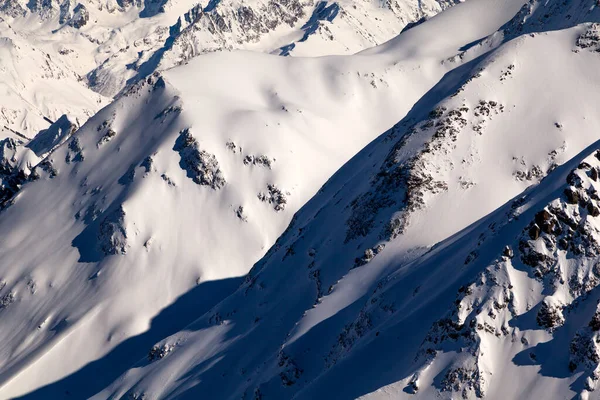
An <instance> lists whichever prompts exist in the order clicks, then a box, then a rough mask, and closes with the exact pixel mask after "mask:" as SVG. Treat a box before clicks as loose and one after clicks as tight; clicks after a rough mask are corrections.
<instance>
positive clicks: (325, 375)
mask: <svg viewBox="0 0 600 400" xmlns="http://www.w3.org/2000/svg"><path fill="white" fill-rule="evenodd" d="M484 4H485V5H486V6H489V3H487V4H486V3H483V2H469V3H467V4H464V5H463V6H461V7H455V8H453V9H451V10H449V11H447V12H445V13H443V14H441V15H440V16H438V17H436V18H433V19H431V20H430V21H428V22H426V23H424V24H422V25H420V26H419V27H418V28H419V30H417V28H413V29H414V31H413V30H409V31H407V32H406V33H405V34H406V36H404V35H405V34H403V35H400V37H399V38H398V39H397V40H394V41H392V42H390V43H388V44H386V45H384V46H382V47H381V48H377V49H374V50H372V51H368V52H365V53H364V55H365V56H367V55H369V56H373V55H375V56H377V55H384V54H388V55H389V54H391V53H392V49H395V50H396V51H397V52H398V53H395V54H402V52H403V51H406V52H409V51H411V50H412V49H414V51H416V52H418V54H419V56H423V57H425V56H426V55H428V54H443V50H441V51H440V47H442V45H443V43H444V41H445V40H446V38H444V39H440V41H438V42H435V43H428V45H425V46H419V43H415V44H414V47H413V48H410V47H409V46H410V45H409V44H408V43H411V42H412V41H409V39H412V38H414V36H413V37H411V35H418V34H419V35H420V33H419V32H424V33H423V34H424V35H428V37H434V36H435V35H436V33H437V31H436V25H437V26H439V27H442V26H444V25H446V23H447V22H448V21H452V20H453V19H454V18H456V21H460V20H461V19H460V17H461V13H462V12H465V13H468V14H470V15H471V18H472V16H473V15H476V14H475V9H476V7H478V6H483V5H484ZM517 5H518V6H520V4H517ZM562 7H565V6H564V5H562V3H559V2H548V3H546V4H545V5H542V4H540V3H531V4H529V5H527V6H525V8H523V10H522V11H521V12H520V13H518V14H517V15H516V16H515V18H513V19H512V20H511V19H510V18H511V17H510V16H508V17H507V18H506V20H505V22H506V25H504V26H503V28H502V29H500V30H499V31H498V32H496V33H494V34H491V35H490V36H488V37H486V38H484V39H483V40H478V41H476V42H473V40H471V41H468V42H467V41H465V43H464V47H463V49H462V50H460V51H459V53H458V54H457V56H456V57H447V58H446V61H445V63H444V64H448V63H456V62H457V61H459V60H462V61H463V62H464V63H462V64H460V66H458V67H457V68H455V69H454V70H452V71H451V72H449V73H448V74H446V75H445V76H444V78H443V79H442V80H441V81H440V82H439V83H438V84H437V85H436V86H435V87H434V88H433V89H432V90H430V91H429V92H428V93H427V94H425V95H424V96H423V97H422V98H421V100H419V101H418V102H417V103H416V104H415V106H414V107H413V109H412V110H411V112H410V113H409V114H408V115H407V116H406V117H405V118H404V119H402V121H400V122H399V123H398V124H397V125H396V126H394V128H392V129H391V130H389V131H387V132H386V133H384V134H383V135H382V136H380V137H379V138H378V139H376V140H375V141H374V142H373V143H371V144H370V145H369V146H367V147H366V148H365V149H364V150H363V151H361V152H360V153H359V154H358V155H357V156H355V157H354V158H353V159H352V160H351V161H350V162H349V163H347V164H346V165H345V166H344V167H342V168H341V169H340V170H339V171H338V172H337V173H336V174H335V175H334V176H333V177H332V178H331V179H330V180H329V181H328V182H327V184H326V185H325V186H324V187H323V188H322V189H321V190H320V191H319V193H318V194H317V195H316V196H315V197H314V198H313V199H312V200H311V201H310V202H308V203H307V204H306V205H305V206H304V207H303V208H302V210H301V211H300V212H299V213H298V214H297V215H296V216H295V218H294V220H293V222H292V223H291V225H290V227H289V228H288V230H287V231H286V233H284V234H283V235H282V236H281V237H280V239H279V240H278V241H277V243H276V244H275V246H274V247H272V248H271V250H270V251H269V252H268V253H267V255H266V256H265V257H264V258H263V259H262V260H261V261H260V262H258V263H257V264H256V265H255V266H254V268H253V269H252V271H251V272H250V273H249V275H248V276H247V277H246V279H245V283H244V285H242V286H241V287H240V288H239V289H238V290H237V291H236V292H235V293H234V294H232V295H231V296H229V297H228V298H227V299H225V300H223V301H222V302H221V303H220V304H219V305H217V306H216V307H214V308H213V309H211V310H210V311H209V312H207V313H206V314H205V315H204V316H202V317H201V318H200V319H198V320H197V321H196V322H194V323H193V324H191V325H189V326H188V327H187V328H185V329H183V330H182V331H181V332H179V333H177V334H175V335H172V336H169V337H167V338H165V339H164V340H163V341H161V342H159V343H157V345H156V346H155V347H153V348H152V349H149V354H148V357H147V358H146V359H143V360H140V361H139V362H138V363H137V364H135V365H134V366H133V367H132V368H131V369H130V370H129V371H128V372H127V373H126V374H123V375H122V376H121V377H120V378H119V379H117V380H115V382H114V383H113V384H112V385H111V386H109V387H108V388H107V389H106V390H104V391H102V392H100V393H99V394H98V395H97V398H106V397H111V396H115V397H121V396H130V397H132V398H142V397H143V398H194V397H195V396H198V395H199V394H202V395H206V396H209V397H210V396H213V397H218V398H239V397H242V398H291V397H294V398H320V397H336V398H355V397H358V396H362V395H368V396H367V397H375V398H398V397H400V398H402V397H418V398H432V397H434V396H441V397H442V398H453V397H454V396H462V397H463V398H476V397H484V396H485V397H487V398H500V397H502V398H521V397H543V398H564V397H567V396H573V395H581V396H583V397H586V396H590V393H592V391H593V390H594V389H595V387H596V382H597V372H595V371H596V368H597V359H598V357H597V354H596V353H597V350H596V347H595V346H596V344H595V337H596V336H597V335H596V330H597V326H596V325H597V323H596V322H595V321H596V319H597V317H595V312H596V303H597V301H596V300H597V293H596V292H597V290H596V286H597V284H598V282H600V281H599V280H598V275H597V272H596V270H595V267H594V266H595V264H596V263H597V262H598V221H597V217H598V215H599V214H598V204H597V200H598V196H597V194H596V192H597V189H596V185H597V179H598V166H599V165H600V163H599V161H598V158H597V157H596V156H595V155H594V154H595V151H596V150H597V149H598V142H597V141H598V135H597V132H598V128H599V126H600V121H599V120H598V117H597V114H596V113H595V111H594V110H596V109H597V108H598V106H599V104H598V101H597V99H596V97H597V96H595V93H597V92H598V83H597V82H598V78H599V77H598V71H600V69H599V68H598V67H599V63H600V58H599V57H598V54H597V51H596V47H597V46H598V43H599V42H598V39H597V37H598V36H597V33H596V32H597V25H596V24H594V23H590V22H592V21H598V20H599V18H600V15H598V12H597V10H596V9H595V8H593V7H592V8H590V3H589V2H577V3H571V4H569V5H568V7H566V9H564V8H562ZM528 9H531V10H534V11H527V10H528ZM569 9H570V10H573V9H575V10H587V11H586V12H582V13H579V14H577V18H572V19H571V20H570V22H569V24H568V25H567V24H564V23H563V19H561V18H560V17H561V16H562V17H564V16H565V15H564V14H559V13H563V12H568V10H569ZM548 10H553V11H552V13H549V12H548ZM496 15H499V14H496ZM523 15H526V16H527V17H526V18H525V21H523ZM538 15H540V16H541V15H548V16H547V17H544V18H545V19H548V20H550V21H549V22H548V25H547V26H539V25H538V24H537V21H538V20H537V16H538ZM572 15H575V14H572ZM436 21H437V22H436ZM556 21H558V22H556ZM555 22H556V24H555ZM528 23H530V24H531V25H528ZM519 24H522V26H521V27H520V28H518V29H517V30H514V29H515V28H514V27H515V26H519ZM499 25H501V24H499ZM546 29H548V31H546ZM411 31H413V33H412V34H411ZM519 32H527V33H530V32H539V33H537V34H531V35H530V34H523V35H521V34H519ZM409 34H410V35H409ZM403 36H404V38H403ZM486 36H487V35H486ZM453 37H454V36H453ZM479 38H480V37H479ZM404 40H406V42H404ZM449 40H454V39H453V38H450V39H449ZM473 43H474V44H473ZM404 46H406V47H404ZM496 46H499V47H498V48H497V49H496V50H493V51H491V52H489V53H486V51H487V50H488V49H490V48H492V49H493V48H495V47H496ZM458 47H459V46H457V47H456V48H457V49H458ZM442 49H443V47H442ZM557 59H559V60H560V62H556V60H557ZM468 60H472V61H470V62H469V61H468ZM455 65H456V64H455ZM540 93H543V94H544V95H543V96H540ZM440 99H442V100H441V101H440ZM573 170H575V171H574V172H571V171H573ZM358 377H360V379H357V378H358ZM349 378H350V379H349ZM40 393H43V392H40Z"/></svg>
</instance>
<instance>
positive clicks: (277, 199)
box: [258, 183, 289, 211]
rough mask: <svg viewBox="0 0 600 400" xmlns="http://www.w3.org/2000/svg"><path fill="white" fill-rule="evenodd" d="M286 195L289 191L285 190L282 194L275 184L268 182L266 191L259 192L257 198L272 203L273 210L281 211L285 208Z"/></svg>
mask: <svg viewBox="0 0 600 400" xmlns="http://www.w3.org/2000/svg"><path fill="white" fill-rule="evenodd" d="M286 195H288V196H289V193H287V192H286V193H285V194H284V193H283V191H282V190H281V189H279V188H278V187H277V186H275V185H273V184H271V183H269V184H268V185H267V193H262V192H261V193H259V194H258V199H259V200H260V201H263V202H266V203H269V204H272V205H273V208H274V209H275V211H283V210H284V209H285V205H286V204H287V197H286Z"/></svg>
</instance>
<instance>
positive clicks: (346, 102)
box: [0, 0, 521, 398]
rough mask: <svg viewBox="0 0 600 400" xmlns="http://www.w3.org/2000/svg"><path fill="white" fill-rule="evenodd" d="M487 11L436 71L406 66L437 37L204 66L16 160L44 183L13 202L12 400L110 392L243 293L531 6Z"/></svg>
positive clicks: (9, 271)
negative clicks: (288, 235)
mask: <svg viewBox="0 0 600 400" xmlns="http://www.w3.org/2000/svg"><path fill="white" fill-rule="evenodd" d="M473 4H476V5H477V7H482V8H485V7H491V6H494V7H496V10H497V13H496V14H495V15H496V16H497V18H495V19H494V18H491V17H490V18H488V19H483V20H482V25H481V26H479V27H478V28H477V29H472V30H468V31H466V32H463V33H462V34H460V35H457V36H456V40H455V41H448V40H447V39H446V38H444V37H442V36H440V37H439V40H443V41H444V45H443V46H442V45H440V46H439V47H441V48H442V47H443V49H444V50H443V51H440V55H439V57H430V56H429V55H428V56H426V57H421V55H415V56H413V57H410V56H408V55H407V54H409V53H410V51H409V50H407V49H406V48H405V47H404V46H414V44H415V41H417V40H420V41H422V42H423V43H425V42H428V43H433V42H434V41H433V42H432V40H431V37H430V36H429V33H428V30H427V29H424V27H425V25H426V24H421V25H420V26H417V27H414V28H412V29H411V30H410V31H408V32H413V33H411V40H410V41H409V42H407V43H406V45H402V44H398V45H397V46H395V47H394V48H393V49H391V50H390V52H381V53H380V54H375V55H373V56H364V55H359V56H339V57H324V58H318V59H308V58H292V57H279V56H275V55H266V54H257V53H247V52H234V53H221V54H211V55H206V56H202V57H200V58H198V59H197V60H193V61H191V62H190V63H189V64H188V65H185V66H180V67H178V68H174V69H172V70H170V71H168V72H166V73H165V76H164V79H163V78H161V77H159V76H157V75H155V74H152V75H150V76H149V77H147V78H146V79H145V80H143V81H141V82H140V83H138V84H136V85H134V86H133V87H132V88H130V89H129V90H127V91H125V92H124V93H123V95H122V96H120V97H119V98H118V99H117V100H116V101H115V102H114V103H112V104H111V105H110V106H108V107H106V108H104V109H103V110H102V111H100V112H99V113H98V114H96V115H95V116H94V117H92V118H91V119H90V120H89V121H88V122H87V123H86V124H85V125H83V126H82V128H80V129H79V130H78V131H77V132H76V133H74V134H71V129H70V128H69V127H68V126H67V125H68V124H67V122H66V121H63V120H62V119H61V120H59V121H57V123H56V124H55V125H54V126H53V127H51V128H50V129H48V130H47V131H45V132H44V133H42V134H41V135H40V136H38V137H37V138H36V139H35V140H34V141H33V142H31V143H30V144H29V147H27V148H23V146H22V145H21V146H17V148H19V149H23V151H26V152H27V154H29V156H28V157H29V158H28V160H30V162H29V163H27V164H26V165H27V166H28V170H29V171H30V172H29V173H28V174H21V175H19V176H18V180H17V181H15V184H14V185H13V186H11V188H10V189H11V190H12V193H10V195H7V196H6V199H5V200H3V201H2V203H1V205H2V207H3V208H5V209H4V211H2V213H1V214H0V230H4V232H5V233H4V235H5V237H7V240H5V241H3V242H2V243H0V257H1V258H2V259H3V260H4V262H3V263H2V265H0V279H2V281H3V282H5V284H3V286H2V291H1V292H0V296H3V297H2V298H5V300H6V301H5V302H4V303H5V304H4V305H3V306H2V310H1V311H0V312H1V313H2V318H3V326H6V327H7V329H5V330H2V332H0V335H2V341H1V345H0V352H1V354H2V357H1V359H2V365H1V367H0V374H1V375H0V379H1V382H2V384H3V386H2V389H1V390H2V396H6V397H14V396H17V395H21V394H25V393H27V392H31V391H32V390H34V389H37V388H40V387H42V386H44V385H47V386H46V387H43V388H41V389H39V392H36V393H34V394H32V395H33V396H35V395H37V394H39V395H40V396H42V397H45V398H53V397H57V396H62V395H63V393H65V391H68V392H69V393H71V394H72V395H73V396H75V397H78V398H86V397H89V396H92V395H95V394H97V393H101V392H102V390H103V389H104V388H105V387H106V386H108V385H109V384H110V383H111V382H112V381H113V380H114V379H116V378H117V377H118V376H119V375H120V374H121V373H123V371H125V370H126V369H127V368H128V367H129V366H131V365H132V364H133V363H135V362H136V361H137V360H139V359H141V358H143V357H145V356H146V355H147V354H148V352H149V351H150V349H151V348H152V344H154V343H155V342H157V341H159V340H160V339H162V338H163V337H166V336H169V335H171V334H173V333H175V332H176V331H177V330H179V329H182V328H183V327H185V326H186V325H187V324H188V323H190V322H191V321H193V320H194V319H195V318H197V316H198V315H201V314H203V313H204V312H205V311H207V310H208V309H209V308H210V307H212V306H213V305H214V304H216V303H217V302H219V301H220V300H221V299H223V298H224V297H225V296H226V295H228V294H230V293H231V292H233V291H234V290H235V289H236V287H237V285H238V284H239V283H240V281H239V280H238V279H235V277H239V276H242V275H244V274H245V273H247V271H248V270H249V269H250V267H251V266H252V265H253V264H254V263H255V262H256V261H257V260H259V259H260V258H261V257H262V256H263V255H264V253H265V251H266V250H267V249H268V248H269V247H270V246H272V245H273V243H274V242H275V240H276V238H277V237H278V236H279V235H280V234H281V233H282V232H283V230H284V229H285V228H286V226H288V224H289V222H290V220H291V217H292V215H293V214H294V212H295V211H297V210H298V209H299V208H300V207H301V206H302V205H303V204H305V203H306V201H307V200H308V199H309V198H310V197H311V196H313V195H314V193H315V192H316V191H317V189H318V188H319V187H320V186H321V185H322V184H323V183H324V181H325V180H326V179H327V177H329V176H331V174H333V173H334V172H335V170H337V169H338V168H339V167H340V166H341V165H342V164H344V163H345V162H346V161H347V160H348V159H349V158H350V157H352V156H353V155H354V154H355V153H356V152H357V151H359V150H360V149H361V148H363V147H364V146H365V145H367V144H368V143H369V142H370V141H371V140H373V138H374V137H376V136H377V135H378V134H379V133H380V132H382V131H385V130H386V129H388V128H389V127H390V126H392V125H393V123H394V122H396V121H398V120H400V119H402V118H403V117H404V116H405V114H406V112H407V111H408V110H409V108H410V107H411V106H412V105H413V104H414V103H415V101H417V99H418V98H420V97H421V96H422V95H423V94H424V93H425V92H427V91H428V90H429V89H430V88H431V87H432V86H433V85H435V83H436V82H437V81H438V80H439V79H441V78H442V76H444V74H446V73H447V72H448V71H450V70H452V69H453V68H455V67H457V66H459V65H461V63H462V60H456V61H453V62H451V63H450V62H443V63H442V62H441V61H442V60H444V59H446V58H447V57H448V56H451V55H455V54H456V53H457V51H459V48H460V47H461V46H462V42H463V41H466V42H472V41H474V40H476V39H477V38H479V37H480V35H481V34H485V35H488V34H490V33H492V32H494V31H495V30H496V29H497V28H498V27H499V26H501V25H502V24H503V23H504V22H505V20H507V19H508V18H510V16H512V15H514V13H515V12H517V11H518V9H519V7H520V5H521V4H520V3H514V4H500V3H495V2H493V1H488V0H478V1H477V2H473ZM464 6H466V4H465V5H459V6H457V7H460V8H464ZM470 7H473V6H470ZM461 13H462V14H459V15H463V14H464V15H467V14H468V13H469V12H468V7H467V8H466V9H464V10H463V11H462V12H461ZM440 18H442V19H443V18H445V17H444V16H440ZM432 21H433V20H432ZM443 25H444V26H446V27H447V28H449V29H455V30H456V31H457V32H459V31H460V30H459V27H460V25H462V22H461V19H459V18H455V17H451V18H447V20H446V23H444V24H443ZM419 32H421V33H419ZM421 35H422V36H421ZM432 45H434V44H432ZM481 49H483V50H481V51H486V50H487V48H485V49H484V47H481ZM478 51H479V50H478ZM474 54H475V53H474ZM465 59H466V58H465ZM423 71H426V73H425V74H424V73H423ZM61 121H62V122H65V123H64V126H63V124H62V122H61ZM59 125H60V126H59ZM61 143H62V144H61ZM34 144H35V145H34ZM57 145H58V148H55V146H57ZM34 151H35V152H36V153H37V154H38V155H39V156H40V157H42V156H45V158H44V159H43V160H42V161H41V162H39V163H38V161H35V160H36V157H37V156H36V155H35V153H34ZM48 151H49V152H50V153H49V154H48V155H45V154H46V153H47V152H48ZM22 159H25V158H22ZM31 160H33V161H31ZM373 160H374V161H375V159H373ZM34 165H35V168H34ZM17 172H18V171H17ZM11 173H12V172H11ZM27 221H29V222H31V221H35V225H36V227H35V229H32V228H31V225H28V222H27ZM9 233H10V234H9ZM15 266H18V268H17V267H15ZM311 290H312V288H311ZM186 292H191V293H195V296H200V297H201V298H202V299H203V300H202V301H200V304H199V305H198V306H197V307H196V308H195V309H194V307H192V306H191V305H190V304H193V303H190V300H189V297H186V296H187V295H186V296H182V295H184V293H186ZM180 296H182V297H180ZM313 297H314V296H313V295H311V296H310V298H311V299H312V298H313ZM192 298H194V297H192ZM311 303H312V300H311ZM182 304H183V305H182ZM165 307H166V308H165ZM182 310H185V312H183V311H182ZM23 315H28V316H29V318H28V320H27V321H24V320H23V318H22V316H23ZM167 316H168V317H167ZM165 318H167V319H168V322H166V323H165ZM219 318H220V317H219ZM159 322H160V323H159ZM169 353H170V347H165V348H163V347H160V348H156V349H155V350H153V351H152V352H151V354H152V355H151V358H153V359H158V358H161V357H162V358H166V357H165V355H166V354H169ZM161 355H162V356H161ZM182 367H183V365H182ZM182 371H183V370H182ZM80 374H83V375H80ZM92 377H93V379H92ZM57 380H59V381H58V382H57V383H54V384H53V383H52V382H54V381H57ZM91 382H94V383H91ZM168 387H171V386H170V384H169V385H165V388H164V390H168V389H167V388H168Z"/></svg>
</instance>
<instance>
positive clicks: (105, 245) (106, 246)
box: [98, 206, 128, 255]
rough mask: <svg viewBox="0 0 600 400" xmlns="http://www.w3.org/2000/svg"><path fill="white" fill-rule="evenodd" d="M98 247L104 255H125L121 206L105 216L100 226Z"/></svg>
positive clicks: (125, 247)
mask: <svg viewBox="0 0 600 400" xmlns="http://www.w3.org/2000/svg"><path fill="white" fill-rule="evenodd" d="M98 246H99V248H100V250H101V251H102V253H104V255H114V254H126V253H127V247H128V245H127V232H126V230H125V210H124V209H123V206H119V207H118V208H117V209H116V210H114V211H113V212H112V213H111V214H109V215H108V216H106V218H104V220H103V221H102V223H101V224H100V229H99V232H98Z"/></svg>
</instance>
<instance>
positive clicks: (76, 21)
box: [67, 3, 90, 29]
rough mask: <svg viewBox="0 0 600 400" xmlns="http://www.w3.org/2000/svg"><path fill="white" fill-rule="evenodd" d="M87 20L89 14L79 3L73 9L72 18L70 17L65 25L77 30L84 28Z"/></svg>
mask: <svg viewBox="0 0 600 400" xmlns="http://www.w3.org/2000/svg"><path fill="white" fill-rule="evenodd" d="M89 20H90V14H89V12H88V10H87V8H85V6H84V5H83V4H81V3H79V4H77V5H76V6H75V8H74V9H73V16H72V17H71V19H70V20H69V22H67V24H68V25H69V26H72V27H73V28H77V29H79V28H81V27H83V26H85V25H86V24H87V23H88V21H89Z"/></svg>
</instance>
